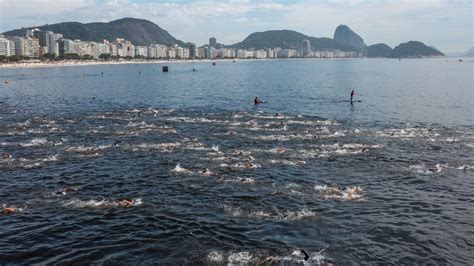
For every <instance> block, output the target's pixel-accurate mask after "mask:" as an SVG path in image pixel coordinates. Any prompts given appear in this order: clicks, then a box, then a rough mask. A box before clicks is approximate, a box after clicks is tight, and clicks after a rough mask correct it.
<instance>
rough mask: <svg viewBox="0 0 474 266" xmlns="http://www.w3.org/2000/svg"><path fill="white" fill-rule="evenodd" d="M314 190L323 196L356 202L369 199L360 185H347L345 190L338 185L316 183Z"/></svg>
mask: <svg viewBox="0 0 474 266" xmlns="http://www.w3.org/2000/svg"><path fill="white" fill-rule="evenodd" d="M314 190H316V191H317V192H318V193H320V194H322V197H323V198H325V199H331V200H338V201H354V202H365V201H367V199H366V198H365V195H364V190H363V189H362V188H361V187H358V186H352V187H346V188H345V189H344V190H341V189H339V188H337V187H328V186H327V185H322V186H321V185H315V186H314Z"/></svg>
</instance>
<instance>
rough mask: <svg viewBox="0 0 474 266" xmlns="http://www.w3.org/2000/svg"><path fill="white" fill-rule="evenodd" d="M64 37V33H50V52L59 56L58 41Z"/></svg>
mask: <svg viewBox="0 0 474 266" xmlns="http://www.w3.org/2000/svg"><path fill="white" fill-rule="evenodd" d="M62 38H63V35H62V34H59V33H50V34H48V40H49V42H48V45H47V47H48V53H50V54H54V55H55V56H59V43H58V41H59V40H61V39H62Z"/></svg>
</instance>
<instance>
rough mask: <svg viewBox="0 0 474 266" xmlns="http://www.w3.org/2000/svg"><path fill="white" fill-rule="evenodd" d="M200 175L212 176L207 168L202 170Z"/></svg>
mask: <svg viewBox="0 0 474 266" xmlns="http://www.w3.org/2000/svg"><path fill="white" fill-rule="evenodd" d="M202 175H204V176H210V175H212V172H211V170H209V168H206V169H204V170H202Z"/></svg>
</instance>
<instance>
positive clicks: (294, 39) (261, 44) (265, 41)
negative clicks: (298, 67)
mask: <svg viewBox="0 0 474 266" xmlns="http://www.w3.org/2000/svg"><path fill="white" fill-rule="evenodd" d="M304 40H309V41H310V42H311V47H312V49H313V50H325V49H340V50H343V51H357V50H358V49H357V48H356V47H353V46H350V45H347V44H343V43H339V42H337V41H335V40H333V39H331V38H316V37H310V36H307V35H304V34H303V33H300V32H297V31H292V30H269V31H264V32H254V33H252V34H250V35H249V36H247V38H245V39H244V40H243V41H242V42H239V43H236V44H233V45H231V46H230V47H234V48H237V49H250V48H255V49H264V48H276V47H280V48H283V49H298V48H301V47H302V44H303V41H304Z"/></svg>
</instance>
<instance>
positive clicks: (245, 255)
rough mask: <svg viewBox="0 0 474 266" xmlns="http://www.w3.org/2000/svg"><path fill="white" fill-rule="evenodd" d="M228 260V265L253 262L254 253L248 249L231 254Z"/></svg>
mask: <svg viewBox="0 0 474 266" xmlns="http://www.w3.org/2000/svg"><path fill="white" fill-rule="evenodd" d="M228 260H229V264H228V265H244V264H248V263H250V262H251V260H252V255H251V254H250V253H249V252H247V251H242V252H238V253H232V254H230V255H229V258H228Z"/></svg>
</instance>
